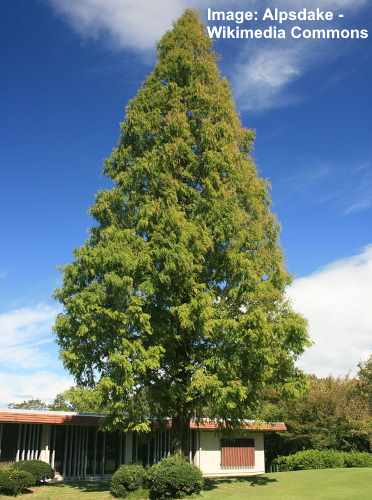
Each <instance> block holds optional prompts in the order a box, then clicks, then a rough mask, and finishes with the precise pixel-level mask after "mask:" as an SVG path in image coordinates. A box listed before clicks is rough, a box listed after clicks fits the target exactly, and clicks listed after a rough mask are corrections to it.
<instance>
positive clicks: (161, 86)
mask: <svg viewBox="0 0 372 500" xmlns="http://www.w3.org/2000/svg"><path fill="white" fill-rule="evenodd" d="M252 141H253V133H252V131H250V130H246V129H244V128H243V127H242V125H241V123H240V119H239V117H238V115H237V113H236V110H235V107H234V103H233V100H232V97H231V91H230V87H229V85H228V82H227V81H226V80H225V79H223V78H222V77H221V75H220V73H219V70H218V67H217V64H216V55H215V54H214V52H213V51H212V49H211V41H210V40H209V38H208V37H207V36H206V34H205V32H204V27H203V25H202V24H201V22H200V20H199V18H198V16H197V14H196V13H195V12H193V11H191V10H187V11H186V12H185V14H184V15H183V16H182V17H181V18H180V19H179V21H178V22H177V23H176V24H175V26H174V28H173V30H171V31H169V32H168V33H166V34H165V36H164V37H163V38H162V40H161V41H160V43H159V45H158V63H157V65H156V67H155V69H154V70H153V72H152V73H151V74H150V75H149V77H148V78H147V79H146V81H145V82H144V84H143V86H142V87H141V89H140V90H139V92H138V94H137V95H136V96H135V98H134V99H133V100H132V101H131V102H130V103H129V105H128V107H127V110H126V118H125V121H124V122H123V124H122V128H121V137H120V142H119V145H118V147H117V148H116V149H115V150H114V151H113V153H112V155H111V156H110V158H109V159H108V160H107V161H106V164H105V173H106V175H108V176H109V177H110V178H111V179H112V180H113V181H114V187H113V188H112V189H110V190H107V191H103V192H101V193H99V194H98V196H97V199H96V202H95V204H94V206H93V207H92V209H91V212H92V214H93V216H94V217H95V219H96V221H97V225H96V226H95V227H94V228H93V229H92V233H91V237H90V239H89V240H88V241H87V243H86V244H85V245H84V246H83V247H81V248H80V249H79V250H77V251H76V252H75V260H74V262H73V263H72V264H70V265H68V266H66V268H65V270H64V283H63V286H62V288H61V289H59V290H58V291H57V292H56V296H57V298H58V299H59V300H60V301H61V302H62V303H63V305H64V312H63V314H61V315H60V316H59V318H58V320H57V323H56V332H57V335H58V339H59V344H60V346H61V348H62V352H63V357H64V360H65V364H66V366H67V367H68V368H69V369H70V370H71V371H72V373H73V374H74V375H75V376H76V377H77V379H78V380H79V381H80V382H83V383H94V382H96V381H97V380H100V386H101V388H102V390H103V391H104V393H105V395H106V397H107V402H109V403H111V404H112V407H111V410H112V412H113V413H116V415H118V414H119V413H120V412H122V411H123V410H124V412H125V415H126V416H127V417H128V421H131V422H132V424H133V425H134V424H138V422H139V421H141V420H143V419H144V418H146V417H148V415H149V414H150V413H151V414H152V415H158V416H161V415H167V416H171V415H175V416H176V415H183V416H185V417H186V418H189V417H190V416H191V415H195V414H199V415H200V414H202V413H206V412H207V413H208V415H209V416H211V417H213V416H218V417H222V418H229V419H232V420H234V418H236V419H237V418H242V417H244V416H247V415H249V414H250V412H251V410H252V408H253V407H254V405H255V404H256V402H257V400H258V399H259V397H260V394H261V393H262V390H263V388H264V387H265V386H266V385H267V384H277V385H280V384H283V383H286V382H288V381H289V380H290V379H291V377H293V376H294V375H295V374H296V369H295V367H294V360H295V359H296V357H297V356H298V355H299V354H300V353H301V352H302V351H303V349H304V347H305V345H306V344H307V335H306V327H305V324H304V321H303V320H302V318H301V317H299V316H297V315H296V314H294V313H293V312H292V311H291V309H290V307H289V306H288V304H287V303H286V301H285V297H284V291H285V287H286V285H287V284H288V283H289V281H290V278H289V275H288V273H287V272H286V270H285V268H284V265H283V256H282V252H281V249H280V247H279V245H278V225H277V223H276V221H275V218H274V217H273V215H272V213H271V210H270V197H269V193H268V188H267V184H266V182H265V181H264V180H263V179H261V178H260V177H259V176H258V175H257V172H256V168H255V166H254V163H253V161H252V158H251V156H250V154H249V152H250V149H251V146H252ZM143 405H145V406H146V408H147V409H146V412H147V413H146V412H144V410H143ZM139 408H141V412H140V411H137V412H136V410H138V409H139ZM118 418H119V417H118Z"/></svg>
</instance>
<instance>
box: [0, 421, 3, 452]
mask: <svg viewBox="0 0 372 500" xmlns="http://www.w3.org/2000/svg"><path fill="white" fill-rule="evenodd" d="M2 440H3V424H0V459H1V443H2Z"/></svg>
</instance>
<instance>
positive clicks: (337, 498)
mask: <svg viewBox="0 0 372 500" xmlns="http://www.w3.org/2000/svg"><path fill="white" fill-rule="evenodd" d="M19 498H21V499H26V498H28V499H29V500H64V499H66V500H67V499H70V500H75V499H76V500H108V499H110V500H113V498H112V497H111V495H110V493H109V491H108V484H107V483H80V484H69V485H62V484H61V485H55V486H44V487H41V488H35V489H34V493H33V494H32V495H31V494H25V495H22V496H21V497H19ZM127 498H128V500H146V495H143V494H136V495H134V496H130V497H127ZM196 498H199V499H200V500H225V499H226V500H228V499H230V500H241V499H245V498H247V499H249V500H301V499H304V500H308V499H311V500H371V499H372V469H324V470H308V471H299V472H281V473H276V474H264V475H262V476H256V477H251V478H241V479H233V480H228V479H226V480H224V479H223V480H213V481H212V480H211V481H208V483H207V490H206V491H204V492H203V493H202V495H201V496H199V497H196ZM6 499H9V497H5V496H0V500H6Z"/></svg>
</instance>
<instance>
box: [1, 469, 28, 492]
mask: <svg viewBox="0 0 372 500" xmlns="http://www.w3.org/2000/svg"><path fill="white" fill-rule="evenodd" d="M34 485H35V479H34V476H33V475H32V474H30V472H26V471H24V470H19V469H16V468H14V467H6V468H2V469H0V493H2V494H4V495H12V496H17V495H18V494H19V493H22V492H23V491H25V490H26V489H27V488H30V487H31V486H34Z"/></svg>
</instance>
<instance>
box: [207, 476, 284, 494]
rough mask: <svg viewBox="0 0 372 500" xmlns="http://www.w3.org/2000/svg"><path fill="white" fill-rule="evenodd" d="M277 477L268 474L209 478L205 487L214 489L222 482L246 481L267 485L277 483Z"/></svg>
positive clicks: (251, 484)
mask: <svg viewBox="0 0 372 500" xmlns="http://www.w3.org/2000/svg"><path fill="white" fill-rule="evenodd" d="M276 482H278V480H277V479H275V478H272V477H267V476H245V477H231V478H230V477H229V478H216V479H212V478H207V479H205V480H204V489H205V490H207V491H209V490H214V489H215V488H218V486H219V485H220V484H236V483H246V484H247V485H249V486H253V487H255V486H266V485H267V484H269V483H276Z"/></svg>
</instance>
